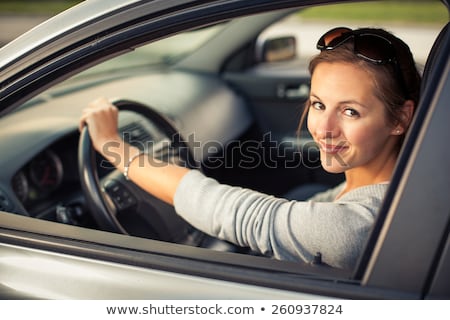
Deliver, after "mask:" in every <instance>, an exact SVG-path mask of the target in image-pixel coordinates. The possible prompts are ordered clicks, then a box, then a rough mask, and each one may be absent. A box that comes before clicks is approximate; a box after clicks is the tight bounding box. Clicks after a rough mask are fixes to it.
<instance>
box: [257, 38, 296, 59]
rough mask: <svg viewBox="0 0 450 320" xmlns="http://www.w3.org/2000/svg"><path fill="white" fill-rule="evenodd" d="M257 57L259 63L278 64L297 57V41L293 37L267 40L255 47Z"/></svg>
mask: <svg viewBox="0 0 450 320" xmlns="http://www.w3.org/2000/svg"><path fill="white" fill-rule="evenodd" d="M257 56H258V58H259V61H261V62H278V61H286V60H291V59H294V58H295V57H296V56H297V41H296V39H295V37H293V36H285V37H279V38H269V39H266V40H264V41H262V43H260V44H258V45H257Z"/></svg>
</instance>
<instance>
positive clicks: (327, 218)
mask: <svg viewBox="0 0 450 320" xmlns="http://www.w3.org/2000/svg"><path fill="white" fill-rule="evenodd" d="M386 188H387V185H385V184H380V185H370V186H366V187H361V188H358V189H355V190H353V191H351V192H348V193H347V194H345V195H344V196H343V197H341V198H340V199H339V200H338V201H335V202H322V201H320V202H319V201H316V200H314V198H313V200H311V201H306V202H303V201H288V200H286V199H280V198H275V197H273V196H269V195H265V194H262V193H259V192H256V191H253V190H249V189H244V188H240V187H232V186H228V185H224V184H220V183H218V182H217V181H215V180H213V179H211V178H208V177H205V176H204V175H203V174H201V173H200V172H198V171H195V170H194V171H191V172H189V173H188V174H186V175H185V177H184V178H183V179H182V181H181V183H180V185H179V186H178V188H177V191H176V194H175V199H174V203H175V209H176V211H177V212H178V214H179V215H180V216H182V217H183V218H184V219H186V220H187V221H188V222H189V223H191V224H192V225H193V226H195V227H196V228H198V229H200V230H202V231H204V232H206V233H208V234H210V235H212V236H215V237H218V238H220V239H223V240H227V241H230V242H233V243H235V244H237V245H240V246H248V247H250V248H251V249H252V250H255V251H258V252H261V253H262V254H264V255H267V256H270V257H274V258H276V259H281V260H291V261H303V262H310V261H312V259H313V257H314V256H315V254H316V253H317V252H320V253H321V254H322V260H323V261H324V262H325V263H327V264H329V265H331V266H334V267H338V268H347V269H349V268H353V267H354V266H355V264H356V261H357V259H358V257H359V255H360V253H361V251H362V249H363V247H364V244H365V241H366V239H367V236H368V234H369V232H370V230H371V228H372V225H373V222H374V219H375V216H376V214H377V212H378V208H379V207H380V205H381V202H382V200H383V196H384V193H385V190H386ZM335 193H336V191H335V190H332V191H330V194H335ZM321 198H326V197H324V196H322V197H321Z"/></svg>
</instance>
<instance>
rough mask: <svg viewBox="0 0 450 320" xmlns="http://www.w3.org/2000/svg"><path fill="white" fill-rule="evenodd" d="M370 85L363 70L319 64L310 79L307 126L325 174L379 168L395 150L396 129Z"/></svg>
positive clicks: (371, 82) (343, 65) (353, 67)
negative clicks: (317, 148) (391, 124)
mask: <svg viewBox="0 0 450 320" xmlns="http://www.w3.org/2000/svg"><path fill="white" fill-rule="evenodd" d="M373 90H374V83H373V80H372V78H371V76H370V75H369V74H368V73H367V72H365V71H364V70H363V69H361V68H359V67H357V66H354V65H352V64H348V63H328V62H322V63H320V64H319V65H317V66H316V68H315V70H314V73H313V75H312V78H311V93H310V108H309V113H308V130H309V131H310V133H311V135H312V137H313V138H314V141H315V142H316V143H317V144H318V146H319V148H320V158H321V162H322V166H323V167H324V169H325V170H327V171H328V172H333V173H341V172H344V171H346V170H349V169H353V168H359V167H361V168H362V167H366V168H369V169H370V166H373V165H374V166H377V165H378V166H379V165H380V164H383V162H384V161H387V160H388V158H389V157H391V156H392V153H393V152H395V150H394V146H395V142H396V139H397V138H396V136H398V134H399V132H398V131H396V130H395V128H393V127H392V126H390V125H389V124H388V123H389V122H388V119H387V116H386V111H385V107H384V105H383V104H382V103H381V101H380V100H378V99H377V98H376V97H375V95H374V94H373Z"/></svg>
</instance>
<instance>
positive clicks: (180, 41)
mask: <svg viewBox="0 0 450 320" xmlns="http://www.w3.org/2000/svg"><path fill="white" fill-rule="evenodd" d="M225 25H226V24H225V23H222V24H217V25H213V26H209V27H205V28H200V29H196V30H192V31H188V32H184V33H180V34H177V35H174V36H172V37H169V38H166V39H162V40H159V41H155V42H153V43H150V44H148V45H145V46H142V47H140V48H138V49H135V50H134V51H133V52H130V53H127V54H124V55H121V56H119V57H117V58H113V59H111V60H108V61H106V62H103V63H101V64H99V65H97V66H95V67H93V68H90V69H88V70H86V71H84V72H82V73H80V74H79V75H77V76H76V77H74V78H72V79H78V78H80V77H86V76H92V75H96V74H100V73H102V74H103V73H110V72H116V71H120V70H124V69H130V68H140V67H143V66H153V65H170V64H173V63H175V62H177V61H178V60H180V59H182V58H183V57H185V56H187V55H189V53H190V52H192V51H195V50H196V49H197V48H199V47H201V46H202V45H203V44H204V43H205V42H207V41H208V40H209V39H211V38H212V37H213V36H214V35H215V34H216V33H218V32H219V31H220V30H222V28H223V27H224V26H225Z"/></svg>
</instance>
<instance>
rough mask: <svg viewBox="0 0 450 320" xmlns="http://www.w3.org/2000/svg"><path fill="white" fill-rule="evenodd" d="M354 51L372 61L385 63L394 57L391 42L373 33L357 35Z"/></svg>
mask: <svg viewBox="0 0 450 320" xmlns="http://www.w3.org/2000/svg"><path fill="white" fill-rule="evenodd" d="M355 53H356V54H358V55H359V56H361V57H363V58H365V59H367V60H370V61H372V62H374V63H387V62H390V61H392V59H394V57H395V52H394V48H393V46H392V44H391V42H390V41H389V40H387V39H385V38H383V37H381V36H377V35H373V34H361V35H358V37H357V39H356V40H355Z"/></svg>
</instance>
